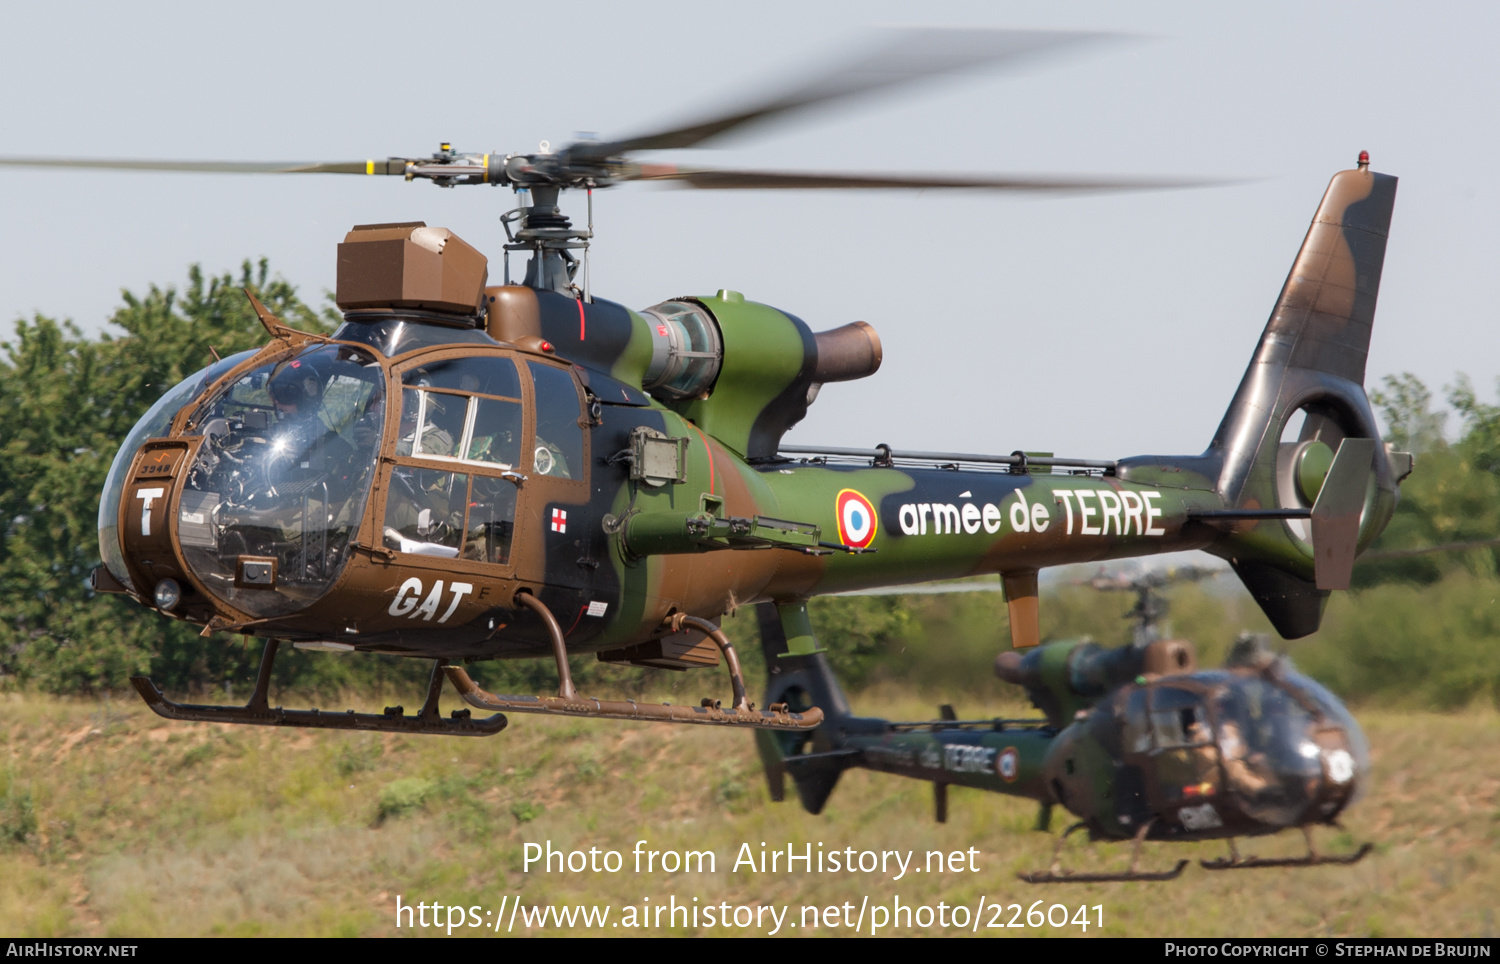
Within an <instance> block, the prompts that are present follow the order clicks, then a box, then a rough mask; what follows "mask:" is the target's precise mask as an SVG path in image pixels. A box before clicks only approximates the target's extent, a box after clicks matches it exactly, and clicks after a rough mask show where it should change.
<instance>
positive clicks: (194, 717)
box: [130, 639, 507, 736]
mask: <svg viewBox="0 0 1500 964" xmlns="http://www.w3.org/2000/svg"><path fill="white" fill-rule="evenodd" d="M279 645H280V643H279V641H278V640H275V639H268V640H266V648H265V652H264V653H263V654H262V655H261V658H260V671H259V672H258V673H257V674H256V678H255V692H254V693H252V694H251V696H250V702H248V703H246V704H245V705H244V706H204V705H201V704H194V703H174V702H172V701H171V700H169V699H167V698H166V697H165V696H163V695H162V692H161V690H160V689H158V688H157V686H156V684H155V683H153V682H151V680H150V679H149V678H147V677H145V676H132V677H131V678H130V682H131V683H132V684H133V685H134V686H135V690H136V692H137V693H140V694H141V699H143V700H145V701H146V705H147V706H149V707H151V710H152V712H154V713H155V714H156V715H157V716H163V717H166V718H167V719H169V720H187V721H192V722H198V723H247V724H250V725H253V726H309V727H314V728H317V729H324V730H376V731H381V732H385V733H427V734H444V735H447V736H492V735H494V734H496V733H499V732H500V731H501V730H503V729H505V724H506V722H507V721H506V719H505V717H504V716H503V715H501V714H499V713H496V714H495V715H494V716H490V717H488V718H485V719H481V720H476V719H472V718H471V717H470V715H469V711H468V710H454V711H453V715H452V716H451V717H450V718H448V719H446V720H445V719H443V717H442V716H441V715H440V714H439V713H438V698H439V696H441V695H442V690H443V666H444V664H445V662H446V661H445V660H441V659H440V660H436V661H434V663H433V667H432V676H431V677H430V678H429V679H428V682H427V699H426V700H424V701H423V703H422V709H421V711H420V712H418V713H417V715H416V716H407V715H405V711H404V710H403V709H402V708H401V707H399V706H388V707H386V708H385V712H384V713H356V712H354V711H353V710H349V711H348V712H345V713H325V712H323V711H322V710H317V709H312V710H287V709H282V708H281V707H279V706H278V707H275V708H272V707H271V706H270V704H269V701H268V700H267V695H268V693H269V690H270V687H271V666H272V664H273V663H275V661H276V650H277V648H278V647H279Z"/></svg>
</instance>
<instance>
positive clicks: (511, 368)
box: [383, 356, 525, 565]
mask: <svg viewBox="0 0 1500 964" xmlns="http://www.w3.org/2000/svg"><path fill="white" fill-rule="evenodd" d="M401 382H402V392H401V395H402V399H401V422H400V427H399V429H398V430H397V433H396V444H395V454H396V456H397V457H398V460H397V463H396V465H395V466H394V467H393V468H392V469H391V475H390V482H389V486H388V494H387V497H386V509H385V519H384V525H383V539H384V543H385V546H386V547H387V548H389V549H392V550H395V551H397V552H407V553H413V554H416V555H426V556H437V557H441V558H449V559H466V560H471V561H475V562H484V563H489V564H492V565H508V564H509V563H510V554H511V543H512V538H513V533H514V528H515V515H516V502H517V497H518V493H517V490H516V477H512V476H509V475H505V474H500V473H510V472H511V471H512V470H515V469H517V468H519V467H520V465H521V462H522V445H523V436H524V433H525V420H524V409H523V405H522V394H521V380H520V372H519V370H518V369H517V367H516V363H515V362H514V361H513V360H511V359H509V358H503V357H492V356H467V357H462V358H449V359H442V360H439V361H436V362H429V363H427V364H424V365H420V366H418V367H415V368H411V369H408V370H407V371H406V372H405V373H404V374H403V375H402V376H401ZM434 463H435V464H434Z"/></svg>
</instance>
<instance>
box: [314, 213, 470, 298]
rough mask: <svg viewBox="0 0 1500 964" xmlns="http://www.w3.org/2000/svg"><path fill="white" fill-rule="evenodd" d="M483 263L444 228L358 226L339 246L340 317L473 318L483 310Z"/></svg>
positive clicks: (415, 224)
mask: <svg viewBox="0 0 1500 964" xmlns="http://www.w3.org/2000/svg"><path fill="white" fill-rule="evenodd" d="M488 277H489V261H488V260H487V259H486V258H485V256H484V255H482V254H480V253H479V252H478V251H476V250H474V249H473V248H471V247H470V246H469V245H468V244H467V243H465V242H464V240H463V239H462V238H460V237H458V236H457V235H456V234H454V233H453V232H452V231H449V230H448V229H447V228H429V227H428V226H427V225H426V224H425V223H423V222H421V221H411V222H408V223H404V224H360V225H355V227H354V230H353V231H350V232H349V233H348V235H346V236H345V237H344V242H343V243H342V244H340V245H339V268H338V291H337V293H336V294H335V298H334V300H335V301H337V302H338V306H339V308H340V309H342V310H344V311H360V310H369V309H379V308H411V309H418V310H422V311H440V312H446V313H448V314H457V315H475V314H478V313H479V311H480V309H481V308H482V307H483V304H484V283H485V280H486V279H487V278H488Z"/></svg>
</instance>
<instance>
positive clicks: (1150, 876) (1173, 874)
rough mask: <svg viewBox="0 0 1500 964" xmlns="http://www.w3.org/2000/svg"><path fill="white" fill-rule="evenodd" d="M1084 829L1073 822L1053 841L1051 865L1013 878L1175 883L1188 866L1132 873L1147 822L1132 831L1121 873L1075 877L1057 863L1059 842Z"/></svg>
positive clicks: (1054, 881) (1056, 881) (1184, 863)
mask: <svg viewBox="0 0 1500 964" xmlns="http://www.w3.org/2000/svg"><path fill="white" fill-rule="evenodd" d="M1087 826H1088V824H1086V823H1075V824H1073V826H1071V827H1069V828H1068V829H1067V831H1066V832H1065V833H1064V834H1063V835H1062V836H1061V837H1059V838H1058V839H1057V845H1056V846H1055V847H1053V849H1052V866H1051V867H1049V868H1048V869H1047V871H1046V872H1045V873H1041V872H1036V873H1030V874H1017V875H1016V876H1017V877H1019V878H1020V879H1021V880H1023V881H1025V882H1026V883H1028V884H1111V883H1121V882H1131V881H1156V880H1176V879H1177V878H1178V877H1180V876H1182V872H1183V870H1185V869H1186V868H1187V865H1188V864H1190V863H1192V861H1190V860H1179V861H1177V866H1176V867H1173V868H1172V869H1171V870H1163V871H1157V872H1154V873H1153V872H1151V871H1138V870H1136V869H1135V867H1136V863H1137V862H1138V861H1139V860H1140V857H1141V842H1142V841H1143V840H1145V839H1146V834H1147V832H1148V831H1149V830H1150V829H1151V822H1147V823H1144V824H1142V825H1141V828H1140V829H1139V830H1137V831H1136V834H1135V841H1134V842H1133V844H1132V847H1131V851H1130V867H1129V868H1128V869H1126V870H1125V871H1124V872H1122V873H1113V874H1075V873H1073V872H1071V871H1067V870H1063V869H1062V865H1061V863H1060V862H1059V861H1058V854H1060V853H1061V852H1062V846H1063V842H1064V841H1066V840H1067V839H1068V837H1069V835H1071V834H1072V833H1073V831H1075V830H1082V829H1083V828H1084V827H1087Z"/></svg>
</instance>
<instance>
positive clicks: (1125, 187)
mask: <svg viewBox="0 0 1500 964" xmlns="http://www.w3.org/2000/svg"><path fill="white" fill-rule="evenodd" d="M633 179H634V180H641V181H671V182H675V183H677V184H680V185H682V186H684V187H695V188H699V189H701V190H717V191H729V190H734V191H744V190H771V189H782V190H812V189H830V188H833V189H836V188H847V189H853V190H870V189H892V188H894V189H906V190H925V189H928V188H935V189H947V190H970V191H1031V192H1050V193H1056V194H1066V193H1070V192H1077V193H1082V192H1089V191H1156V190H1165V189H1170V188H1188V187H1211V186H1218V185H1223V184H1228V183H1232V182H1229V181H1210V180H1198V179H1193V178H1118V177H1032V176H1028V175H1014V176H1006V175H974V176H964V175H960V176H953V175H934V174H841V173H838V172H836V171H830V172H827V173H822V172H817V171H807V172H799V171H725V170H712V169H704V168H679V167H675V166H673V165H667V164H643V165H641V169H640V173H639V174H636V175H634V176H633Z"/></svg>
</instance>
